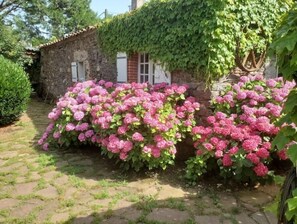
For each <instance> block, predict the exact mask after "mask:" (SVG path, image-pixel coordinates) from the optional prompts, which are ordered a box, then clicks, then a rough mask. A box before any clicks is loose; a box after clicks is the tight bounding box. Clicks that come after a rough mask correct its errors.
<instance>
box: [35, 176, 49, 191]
mask: <svg viewBox="0 0 297 224" xmlns="http://www.w3.org/2000/svg"><path fill="white" fill-rule="evenodd" d="M46 185H47V183H46V181H45V179H43V178H41V179H39V180H38V184H37V186H36V188H35V190H42V189H44V188H45V187H46Z"/></svg>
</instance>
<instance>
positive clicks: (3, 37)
mask: <svg viewBox="0 0 297 224" xmlns="http://www.w3.org/2000/svg"><path fill="white" fill-rule="evenodd" d="M0 55H3V56H4V57H5V58H8V59H10V60H12V61H14V62H16V63H18V64H20V65H23V64H25V63H28V62H29V61H30V58H29V57H27V56H26V54H25V47H24V42H23V41H22V40H21V38H20V36H19V35H18V34H17V33H16V32H15V31H14V30H13V29H12V28H11V27H9V26H5V25H3V24H0Z"/></svg>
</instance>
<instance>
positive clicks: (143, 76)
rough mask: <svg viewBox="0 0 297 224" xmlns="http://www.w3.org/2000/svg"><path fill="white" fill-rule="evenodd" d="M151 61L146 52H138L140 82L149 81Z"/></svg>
mask: <svg viewBox="0 0 297 224" xmlns="http://www.w3.org/2000/svg"><path fill="white" fill-rule="evenodd" d="M150 67H151V63H150V61H149V55H148V54H147V53H143V54H139V77H138V81H139V82H140V83H144V82H149V83H152V80H151V68H150Z"/></svg>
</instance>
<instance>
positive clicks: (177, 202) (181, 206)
mask: <svg viewBox="0 0 297 224" xmlns="http://www.w3.org/2000/svg"><path fill="white" fill-rule="evenodd" d="M163 206H164V207H167V208H172V209H178V210H180V211H186V210H187V209H186V205H185V202H184V201H183V200H181V199H177V198H169V199H168V200H166V201H165V202H164V203H163Z"/></svg>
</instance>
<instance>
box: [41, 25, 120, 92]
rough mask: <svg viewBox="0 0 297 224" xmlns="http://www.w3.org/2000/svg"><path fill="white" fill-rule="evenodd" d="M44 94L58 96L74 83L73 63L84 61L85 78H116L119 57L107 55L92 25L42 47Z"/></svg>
mask: <svg viewBox="0 0 297 224" xmlns="http://www.w3.org/2000/svg"><path fill="white" fill-rule="evenodd" d="M40 52H41V75H40V84H41V90H42V92H41V94H42V96H43V97H47V98H58V97H59V96H61V95H64V93H65V92H66V90H67V87H69V86H72V85H73V82H72V74H71V63H72V62H83V63H84V65H85V69H86V80H90V79H97V80H100V79H104V80H107V81H112V82H116V74H117V70H116V60H115V59H114V60H112V61H111V60H110V59H108V58H107V57H106V56H105V55H104V54H103V53H102V52H101V50H100V46H99V44H98V41H97V29H89V30H86V31H84V32H80V33H78V34H77V35H73V36H70V37H68V38H66V39H63V40H61V41H57V42H55V43H53V44H48V45H45V46H43V47H41V49H40Z"/></svg>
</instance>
